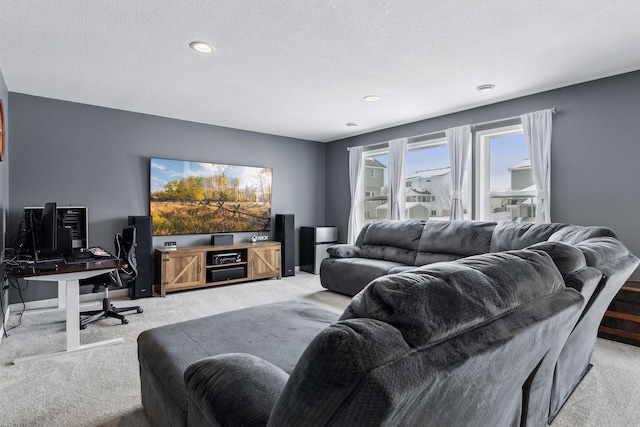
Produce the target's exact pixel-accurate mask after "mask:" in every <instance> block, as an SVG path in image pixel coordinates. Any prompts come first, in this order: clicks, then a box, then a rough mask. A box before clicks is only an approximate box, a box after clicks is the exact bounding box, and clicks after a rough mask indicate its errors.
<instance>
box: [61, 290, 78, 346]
mask: <svg viewBox="0 0 640 427" xmlns="http://www.w3.org/2000/svg"><path fill="white" fill-rule="evenodd" d="M59 285H60V282H58V286H59ZM66 285H67V292H66V294H67V301H66V303H67V351H74V350H77V349H79V348H80V283H79V281H78V279H70V280H67V282H66Z"/></svg>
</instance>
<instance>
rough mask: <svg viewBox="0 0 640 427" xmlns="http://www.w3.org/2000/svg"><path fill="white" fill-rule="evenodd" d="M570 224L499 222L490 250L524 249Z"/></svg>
mask: <svg viewBox="0 0 640 427" xmlns="http://www.w3.org/2000/svg"><path fill="white" fill-rule="evenodd" d="M568 225H569V224H560V223H550V224H536V223H530V222H506V221H505V222H499V223H498V224H497V225H496V227H495V228H494V230H493V235H492V237H491V248H490V252H502V251H511V250H515V249H523V248H526V247H527V246H531V245H535V244H536V243H540V242H545V241H547V240H549V237H550V236H551V235H552V234H553V233H555V232H556V231H558V230H560V229H562V228H565V227H567V226H568Z"/></svg>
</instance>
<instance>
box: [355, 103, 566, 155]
mask: <svg viewBox="0 0 640 427" xmlns="http://www.w3.org/2000/svg"><path fill="white" fill-rule="evenodd" d="M557 112H558V109H557V108H556V107H555V106H554V107H551V114H556V113H557ZM519 119H520V116H513V117H507V118H504V119H497V120H489V121H487V122H481V123H475V124H472V125H471V129H474V130H475V128H477V127H481V126H486V125H491V124H495V123H502V122H510V121H512V120H519ZM436 135H442V136H444V131H443V130H440V131H437V132H429V133H423V134H422V135H416V136H411V137H409V138H408V140H409V141H408V142H421V141H422V140H423V139H428V138H429V137H433V136H436ZM388 143H389V141H381V142H374V143H373V144H367V145H363V146H362V147H363V148H371V147H375V146H378V145H385V144H388ZM350 149H351V147H347V151H349V150H350Z"/></svg>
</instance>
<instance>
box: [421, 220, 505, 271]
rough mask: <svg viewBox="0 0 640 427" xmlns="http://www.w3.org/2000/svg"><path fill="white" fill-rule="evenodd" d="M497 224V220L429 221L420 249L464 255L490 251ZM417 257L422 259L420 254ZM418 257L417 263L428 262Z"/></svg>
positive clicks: (422, 236)
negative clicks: (420, 260) (421, 260)
mask: <svg viewBox="0 0 640 427" xmlns="http://www.w3.org/2000/svg"><path fill="white" fill-rule="evenodd" d="M495 226H496V223H495V222H480V221H433V220H432V221H427V222H426V224H425V225H424V228H423V230H422V235H421V237H420V243H419V244H418V251H419V252H431V253H445V254H456V255H463V256H469V255H479V254H484V253H487V252H489V248H490V246H491V235H492V233H493V229H494V228H495ZM417 258H418V259H421V257H420V254H419V255H418V257H417ZM418 259H416V265H424V264H426V262H419V261H418ZM431 262H433V261H431Z"/></svg>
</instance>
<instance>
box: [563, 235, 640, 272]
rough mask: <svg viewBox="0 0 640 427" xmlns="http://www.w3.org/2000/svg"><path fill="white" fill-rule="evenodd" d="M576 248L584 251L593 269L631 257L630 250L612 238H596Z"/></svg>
mask: <svg viewBox="0 0 640 427" xmlns="http://www.w3.org/2000/svg"><path fill="white" fill-rule="evenodd" d="M575 246H576V248H578V249H579V250H580V251H582V253H583V254H584V257H585V259H586V261H587V264H588V265H590V266H592V267H600V266H603V265H606V264H609V263H610V262H611V261H613V260H616V259H619V258H624V257H626V256H627V255H629V249H627V248H626V247H625V246H624V245H623V244H622V243H621V242H620V241H619V240H617V239H614V238H612V237H595V238H592V239H588V240H585V241H583V242H580V243H577V244H576V245H575Z"/></svg>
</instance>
